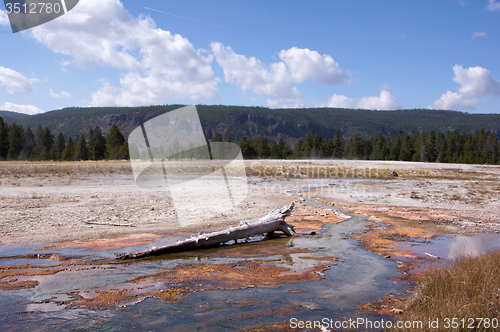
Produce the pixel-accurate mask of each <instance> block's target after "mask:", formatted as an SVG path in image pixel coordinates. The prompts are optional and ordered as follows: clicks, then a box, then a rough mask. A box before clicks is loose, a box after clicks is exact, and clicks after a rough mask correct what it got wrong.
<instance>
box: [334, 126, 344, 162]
mask: <svg viewBox="0 0 500 332" xmlns="http://www.w3.org/2000/svg"><path fill="white" fill-rule="evenodd" d="M343 154H344V141H343V140H342V138H341V137H340V134H339V132H338V131H336V132H335V135H334V136H333V153H332V157H333V158H342V155H343Z"/></svg>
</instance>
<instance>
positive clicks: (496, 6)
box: [486, 0, 500, 11]
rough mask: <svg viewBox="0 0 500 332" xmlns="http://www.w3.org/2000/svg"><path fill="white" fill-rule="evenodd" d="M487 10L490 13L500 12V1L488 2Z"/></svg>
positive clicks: (491, 0) (492, 0) (490, 0)
mask: <svg viewBox="0 0 500 332" xmlns="http://www.w3.org/2000/svg"><path fill="white" fill-rule="evenodd" d="M486 9H487V10H489V11H495V10H500V1H498V0H488V6H486Z"/></svg>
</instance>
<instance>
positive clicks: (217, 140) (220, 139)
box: [210, 133, 222, 143]
mask: <svg viewBox="0 0 500 332" xmlns="http://www.w3.org/2000/svg"><path fill="white" fill-rule="evenodd" d="M210 142H217V143H218V142H222V136H221V135H220V134H219V133H216V134H215V136H214V137H212V139H211V140H210Z"/></svg>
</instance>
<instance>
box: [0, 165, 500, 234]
mask: <svg viewBox="0 0 500 332" xmlns="http://www.w3.org/2000/svg"><path fill="white" fill-rule="evenodd" d="M245 165H246V168H247V174H249V177H248V196H247V197H246V198H245V199H244V200H243V201H242V202H241V203H240V204H239V205H238V206H237V207H236V208H235V209H233V210H232V211H226V212H221V213H220V214H218V215H216V216H214V217H210V218H208V219H207V218H206V214H205V213H204V211H203V209H201V208H200V209H193V216H194V217H195V218H196V217H198V218H199V223H197V224H196V225H191V226H189V227H182V226H181V224H179V222H178V219H177V216H176V210H175V206H174V204H173V201H172V198H171V197H170V196H169V193H168V192H167V191H160V190H148V189H143V188H140V187H138V186H136V185H135V182H134V178H133V176H132V172H131V168H130V163H128V162H74V163H57V162H42V163H23V162H14V163H7V162H0V243H1V244H13V243H54V242H62V241H69V240H77V239H96V238H104V237H113V236H119V235H123V234H139V233H168V232H174V231H178V230H181V229H185V230H194V231H201V230H203V231H209V230H216V229H222V228H226V227H228V226H235V225H237V224H238V223H239V221H241V220H246V219H252V218H258V217H261V216H263V215H265V214H267V213H268V212H269V211H271V210H272V209H277V208H280V207H282V206H283V205H285V204H287V203H288V202H290V201H292V200H293V199H294V198H293V197H292V196H290V195H288V194H287V193H286V191H289V190H297V189H298V188H299V187H303V186H311V187H315V186H324V188H323V189H321V190H319V189H318V190H316V191H315V192H313V195H317V196H318V197H321V198H323V199H328V200H329V201H335V202H338V203H341V202H344V203H348V204H351V205H352V204H354V205H356V204H363V205H370V204H372V205H374V206H377V208H380V207H381V206H386V207H407V208H411V207H413V208H423V209H426V208H427V209H433V211H434V210H436V209H437V210H443V211H451V212H450V213H448V214H450V215H453V216H454V217H455V219H454V220H455V221H454V222H455V223H456V226H460V227H465V228H467V229H469V228H470V229H473V230H475V231H477V230H479V231H480V230H481V227H482V225H489V226H490V227H489V228H488V229H489V230H494V229H496V228H495V227H497V226H498V225H500V218H499V214H498V211H499V210H500V209H499V208H500V195H499V192H500V167H499V166H482V165H455V164H427V163H408V162H376V161H372V162H370V161H331V160H328V161H327V160H311V161H302V160H301V161H289V160H287V161H279V160H257V161H245ZM392 171H396V173H398V175H399V176H398V177H394V176H393V175H392ZM462 215H463V218H460V216H462ZM498 228H499V229H500V227H498ZM484 229H485V230H487V229H486V228H484Z"/></svg>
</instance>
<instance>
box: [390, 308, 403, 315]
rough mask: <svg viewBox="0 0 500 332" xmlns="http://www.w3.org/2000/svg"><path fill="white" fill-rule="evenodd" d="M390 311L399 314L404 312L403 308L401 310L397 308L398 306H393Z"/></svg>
mask: <svg viewBox="0 0 500 332" xmlns="http://www.w3.org/2000/svg"><path fill="white" fill-rule="evenodd" d="M390 311H391V312H392V313H394V314H398V315H401V314H402V313H403V310H401V309H396V308H392V309H391V310H390Z"/></svg>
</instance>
